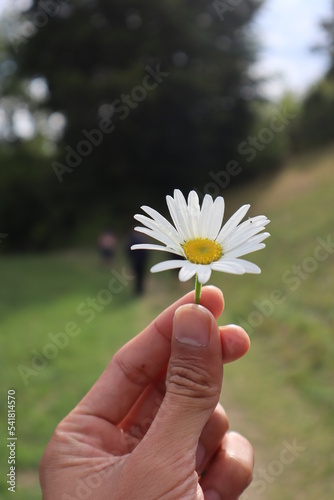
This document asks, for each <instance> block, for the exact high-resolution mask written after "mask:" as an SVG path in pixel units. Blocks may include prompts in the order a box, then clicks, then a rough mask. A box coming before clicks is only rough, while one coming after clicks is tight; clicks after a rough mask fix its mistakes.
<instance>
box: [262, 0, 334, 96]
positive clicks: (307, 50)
mask: <svg viewBox="0 0 334 500" xmlns="http://www.w3.org/2000/svg"><path fill="white" fill-rule="evenodd" d="M330 13H331V0H317V1H316V2H315V1H314V0H267V1H266V2H265V4H264V6H263V8H262V10H261V11H260V12H259V15H258V17H257V19H256V20H255V32H256V33H257V35H258V37H259V40H260V43H261V44H262V50H261V52H260V57H259V59H258V62H257V63H256V65H255V66H254V68H253V72H254V73H255V74H256V75H258V76H264V77H268V76H270V75H275V74H276V75H280V76H279V77H277V76H276V78H274V80H273V81H271V82H268V83H266V84H264V86H263V90H264V91H265V93H266V95H268V97H272V98H276V97H279V96H280V95H281V94H282V92H284V91H285V90H291V91H293V92H296V93H297V94H303V93H305V91H306V90H307V89H308V88H309V87H310V85H311V84H312V83H314V82H316V81H317V80H318V79H319V78H321V76H322V75H323V74H324V73H325V71H326V69H327V65H328V60H327V57H326V55H325V54H321V53H312V52H311V48H312V47H313V46H315V45H317V44H319V43H321V42H323V41H324V36H323V33H322V30H321V28H320V26H319V25H320V22H321V21H322V20H324V19H326V17H328V16H329V15H330Z"/></svg>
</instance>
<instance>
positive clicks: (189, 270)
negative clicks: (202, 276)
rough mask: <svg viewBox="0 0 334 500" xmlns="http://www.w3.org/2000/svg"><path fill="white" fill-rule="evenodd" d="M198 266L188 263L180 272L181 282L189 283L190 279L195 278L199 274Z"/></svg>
mask: <svg viewBox="0 0 334 500" xmlns="http://www.w3.org/2000/svg"><path fill="white" fill-rule="evenodd" d="M197 268H198V266H197V265H196V264H192V263H190V262H188V263H187V264H186V265H185V266H184V267H182V269H180V272H179V280H180V281H188V280H190V278H192V277H193V276H195V274H196V273H197Z"/></svg>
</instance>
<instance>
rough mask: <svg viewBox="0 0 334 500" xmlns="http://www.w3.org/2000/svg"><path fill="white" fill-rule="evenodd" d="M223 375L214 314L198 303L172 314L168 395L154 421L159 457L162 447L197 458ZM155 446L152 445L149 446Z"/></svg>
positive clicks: (219, 342) (185, 306)
mask: <svg viewBox="0 0 334 500" xmlns="http://www.w3.org/2000/svg"><path fill="white" fill-rule="evenodd" d="M222 376H223V357H222V347H221V339H220V333H219V329H218V326H217V323H216V320H215V318H214V316H213V315H212V314H211V313H210V312H209V311H208V310H207V309H205V308H204V307H202V306H200V305H195V304H187V305H184V306H181V307H180V308H179V309H177V310H176V312H175V316H174V323H173V335H172V343H171V356H170V360H169V364H168V370H167V375H166V394H165V397H164V400H163V402H162V404H161V407H160V409H159V412H158V414H157V416H156V419H155V421H154V424H155V425H154V442H155V443H156V444H157V449H156V451H157V452H158V453H159V454H160V456H161V452H162V450H163V449H164V450H165V452H166V453H167V454H170V456H171V457H174V459H175V456H177V454H179V453H180V450H182V453H183V454H185V453H186V452H188V453H189V455H190V456H193V457H194V456H195V453H196V449H197V444H198V439H199V437H200V435H201V432H202V430H203V427H204V425H205V424H206V422H207V421H208V420H209V418H210V416H211V414H212V412H213V411H214V409H215V407H216V405H217V403H218V401H219V396H220V390H221V384H222ZM152 430H153V429H152ZM151 436H152V435H151ZM166 439H167V440H168V446H167V447H164V446H162V443H163V442H164V441H166ZM155 443H153V442H152V441H151V446H152V445H153V447H154V444H155ZM189 455H188V456H189ZM166 458H167V457H166Z"/></svg>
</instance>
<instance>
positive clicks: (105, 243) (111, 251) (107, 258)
mask: <svg viewBox="0 0 334 500" xmlns="http://www.w3.org/2000/svg"><path fill="white" fill-rule="evenodd" d="M116 245H117V238H116V236H115V234H114V232H113V231H112V230H111V229H105V230H104V231H102V233H101V234H100V235H99V237H98V240H97V247H98V250H99V253H100V256H101V259H102V262H103V264H104V265H105V266H106V267H110V266H111V264H112V262H113V259H114V255H115V250H116Z"/></svg>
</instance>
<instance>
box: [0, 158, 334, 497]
mask: <svg viewBox="0 0 334 500" xmlns="http://www.w3.org/2000/svg"><path fill="white" fill-rule="evenodd" d="M333 157H334V152H333V151H329V152H327V153H326V154H325V155H323V156H319V157H317V156H315V157H313V158H308V159H302V160H300V161H299V162H298V163H295V164H293V165H291V166H289V168H288V169H287V170H286V171H285V172H282V173H281V174H279V176H278V177H277V178H275V179H274V180H272V181H269V180H263V182H258V183H257V184H256V185H255V186H254V187H252V188H250V187H247V188H243V189H242V190H239V191H238V192H235V193H232V194H230V195H229V200H228V202H230V205H229V206H233V208H234V206H237V205H239V204H241V203H245V202H247V201H250V202H251V203H252V204H253V205H254V208H253V207H252V215H253V214H254V215H256V214H258V213H265V214H266V215H267V216H268V217H269V218H270V219H271V221H272V222H271V224H270V226H269V227H270V232H271V234H272V237H271V238H269V240H268V245H267V249H266V250H264V251H262V252H259V253H258V254H254V256H253V260H254V262H256V263H258V264H259V265H260V266H261V268H262V274H261V275H260V276H241V277H238V276H230V275H223V274H219V273H216V274H215V275H214V277H213V279H212V283H213V284H216V285H217V286H219V287H220V288H222V290H223V291H224V295H225V299H226V311H225V313H224V315H223V317H222V318H220V322H224V323H229V322H233V323H241V324H242V325H244V327H245V328H246V329H247V330H248V331H249V333H250V336H251V340H252V347H251V350H250V352H249V353H248V354H247V356H246V357H245V358H244V359H243V360H241V361H239V362H238V363H235V364H234V365H229V366H227V367H226V370H225V384H224V388H223V393H222V402H223V404H224V405H225V407H226V410H227V411H228V412H229V413H230V416H231V427H232V428H233V429H236V430H240V431H242V432H243V433H244V434H245V435H246V436H247V437H248V438H249V439H250V441H251V442H252V443H253V445H254V448H255V454H256V467H255V480H254V483H253V485H252V486H251V488H249V490H248V491H247V493H246V494H245V495H244V496H243V498H244V499H245V500H247V499H258V498H260V499H261V498H263V499H265V500H278V499H280V500H281V499H282V498H284V500H290V499H291V500H298V499H310V500H313V499H315V498H326V499H327V498H331V497H332V496H333V493H334V485H333V474H334V453H333V434H334V419H333V417H332V415H333V410H334V396H333V380H334V368H333V358H334V334H333V324H334V308H333V277H334V251H333V250H332V249H331V246H330V245H329V246H328V242H329V240H330V239H331V238H332V241H334V229H333V227H334V225H333V222H334V217H333V208H334V207H333V189H334V172H332V169H331V166H332V164H333ZM328 165H329V166H328ZM319 238H320V240H319ZM319 241H320V242H321V245H322V247H321V248H320V249H319V245H320V243H319ZM326 241H327V245H326ZM324 242H325V243H324ZM158 257H159V256H154V258H158ZM125 264H126V263H124V262H123V261H122V258H121V256H118V257H117V260H116V262H115V265H114V268H115V270H117V272H119V273H121V274H122V269H123V268H124V265H125ZM294 266H295V267H294ZM0 276H1V288H0V321H1V330H0V332H1V333H0V342H1V344H0V356H1V358H0V376H1V381H2V384H1V395H0V397H1V401H2V404H1V405H0V408H1V422H3V424H2V432H3V439H2V446H1V447H0V463H1V470H2V471H3V474H1V481H2V482H1V484H0V497H1V498H7V497H8V498H10V497H9V493H8V492H7V485H6V479H4V478H5V475H6V474H7V472H8V470H7V469H8V465H7V457H8V448H7V447H6V440H5V438H6V400H7V390H8V389H11V388H14V389H15V390H16V398H17V408H16V410H17V438H18V440H17V450H16V451H17V470H18V473H17V493H16V496H15V498H17V499H18V500H21V499H22V500H23V499H24V500H30V499H34V500H35V499H38V498H40V492H39V486H38V478H37V467H38V463H39V460H40V456H41V454H42V452H43V449H44V447H45V445H46V443H47V441H48V439H49V437H50V435H51V433H52V431H53V429H54V427H55V426H56V424H57V423H58V422H59V420H60V419H61V418H62V417H63V416H65V415H66V413H67V412H68V411H70V410H71V408H72V407H73V406H74V405H75V404H76V403H77V401H79V400H80V398H81V397H82V396H83V395H84V394H85V392H86V391H87V389H88V388H89V387H90V386H91V385H92V384H93V382H94V381H95V380H96V378H97V377H98V376H99V374H100V373H101V372H102V370H103V369H104V367H105V365H106V363H107V362H108V360H109V359H110V357H111V355H112V354H113V352H115V350H117V349H118V348H119V347H120V346H121V345H123V344H124V343H125V342H126V341H127V340H128V339H129V338H131V337H133V336H134V335H135V334H136V333H137V332H138V331H140V329H141V328H142V327H143V326H145V325H146V324H147V323H148V322H150V321H151V320H152V319H153V318H154V317H155V316H156V315H157V314H158V313H159V312H160V311H161V310H163V309H164V308H165V307H166V306H167V305H168V304H169V303H170V302H171V301H173V300H175V299H176V298H177V297H179V296H181V295H183V293H185V292H186V291H188V290H190V289H191V288H192V286H193V284H192V283H188V284H186V285H184V284H180V283H179V282H178V281H177V279H176V274H175V273H173V272H169V273H164V274H161V275H154V276H153V275H152V276H150V277H149V282H148V290H147V294H146V295H145V296H144V297H143V298H141V299H140V300H135V299H134V298H133V295H132V284H131V281H127V280H123V281H118V282H117V285H119V287H118V288H117V289H116V288H115V293H113V295H112V300H111V302H110V303H109V304H108V305H105V307H103V309H102V310H99V311H93V309H92V307H91V306H89V305H88V302H87V300H88V299H95V298H96V297H97V296H98V294H99V293H100V291H101V290H102V289H105V288H107V285H108V282H109V280H110V279H111V278H113V279H114V278H115V275H111V274H110V273H109V272H107V271H106V270H104V269H103V268H102V267H101V266H100V265H99V262H98V259H97V257H96V255H95V254H94V252H91V251H88V250H87V251H83V250H81V251H67V252H63V253H57V254H48V255H34V256H2V257H1V258H0ZM116 277H117V275H116ZM114 282H115V280H114ZM115 283H116V282H115ZM88 310H89V312H88ZM88 320H89V322H88ZM65 329H67V331H68V332H74V333H75V334H76V335H75V336H71V337H70V336H69V335H66V336H65V335H57V334H59V333H60V332H64V330H65ZM56 338H57V339H58V342H60V340H61V339H62V342H64V343H66V342H67V345H62V344H58V347H57V346H56V343H55V341H54V339H56ZM52 339H53V340H52ZM64 339H67V340H64ZM43 350H44V353H47V356H48V357H49V358H51V357H53V359H48V360H47V365H46V366H41V365H40V362H41V358H39V357H38V356H39V355H40V354H41V353H42V352H43ZM36 356H37V357H36ZM34 357H35V359H34ZM34 362H35V364H34ZM38 363H39V364H38ZM291 449H292V451H291Z"/></svg>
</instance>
